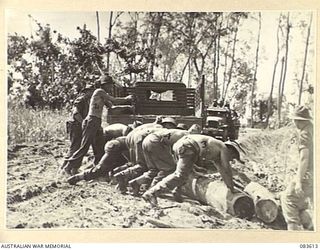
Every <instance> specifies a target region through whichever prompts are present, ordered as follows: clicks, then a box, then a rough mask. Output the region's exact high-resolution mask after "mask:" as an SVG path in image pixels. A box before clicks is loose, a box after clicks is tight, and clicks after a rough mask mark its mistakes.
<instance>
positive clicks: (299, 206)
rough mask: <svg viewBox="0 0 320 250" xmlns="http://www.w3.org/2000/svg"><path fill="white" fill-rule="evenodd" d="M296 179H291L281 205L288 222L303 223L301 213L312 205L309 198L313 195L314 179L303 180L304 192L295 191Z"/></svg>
mask: <svg viewBox="0 0 320 250" xmlns="http://www.w3.org/2000/svg"><path fill="white" fill-rule="evenodd" d="M295 184H296V182H295V181H291V182H290V183H289V185H288V187H287V189H286V190H285V191H284V192H283V194H282V196H281V206H282V212H283V215H284V218H285V220H286V222H287V223H295V224H302V222H301V217H300V213H301V212H302V211H304V210H307V209H308V208H309V205H310V200H309V198H311V199H312V196H313V183H312V180H306V181H303V182H302V190H303V192H304V193H303V194H299V195H298V194H297V193H296V192H295Z"/></svg>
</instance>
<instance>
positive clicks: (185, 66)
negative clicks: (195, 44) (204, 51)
mask: <svg viewBox="0 0 320 250" xmlns="http://www.w3.org/2000/svg"><path fill="white" fill-rule="evenodd" d="M190 59H191V54H190V53H189V57H188V60H187V62H186V64H185V65H184V67H183V69H182V72H181V76H180V82H182V79H183V75H184V72H185V71H186V68H187V66H188V65H189V62H190Z"/></svg>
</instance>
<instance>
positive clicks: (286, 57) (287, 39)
mask: <svg viewBox="0 0 320 250" xmlns="http://www.w3.org/2000/svg"><path fill="white" fill-rule="evenodd" d="M289 21H290V13H289V12H288V14H287V33H286V43H285V49H286V50H285V57H284V70H283V77H282V84H281V93H280V96H279V97H280V98H279V99H280V105H279V108H280V109H279V113H280V117H279V127H280V126H281V107H282V100H283V93H284V86H285V81H286V75H287V66H288V52H289V34H290V23H289Z"/></svg>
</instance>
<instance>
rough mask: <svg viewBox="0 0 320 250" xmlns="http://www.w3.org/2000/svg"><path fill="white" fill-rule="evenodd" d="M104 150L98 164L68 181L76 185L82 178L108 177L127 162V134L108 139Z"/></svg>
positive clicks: (86, 179)
mask: <svg viewBox="0 0 320 250" xmlns="http://www.w3.org/2000/svg"><path fill="white" fill-rule="evenodd" d="M104 150H105V153H104V155H103V157H102V158H101V160H100V162H99V163H98V164H97V165H95V166H93V167H91V168H89V169H86V170H84V171H83V172H81V173H79V174H76V175H73V176H71V177H69V178H68V180H67V181H68V183H69V184H70V185H75V184H76V183H77V182H79V181H81V180H85V181H90V180H93V179H97V178H99V177H103V176H104V177H108V173H109V172H110V171H112V170H113V169H115V168H116V167H118V166H122V165H123V164H126V163H127V159H128V147H127V144H126V136H120V137H118V138H116V139H113V140H110V141H108V142H107V143H106V145H105V148H104Z"/></svg>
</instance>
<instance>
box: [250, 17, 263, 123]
mask: <svg viewBox="0 0 320 250" xmlns="http://www.w3.org/2000/svg"><path fill="white" fill-rule="evenodd" d="M260 33H261V12H259V31H258V38H257V49H256V62H255V63H256V65H255V71H254V76H253V83H252V88H251V128H253V126H254V121H253V99H254V91H255V88H256V85H257V72H258V59H259V47H260Z"/></svg>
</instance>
